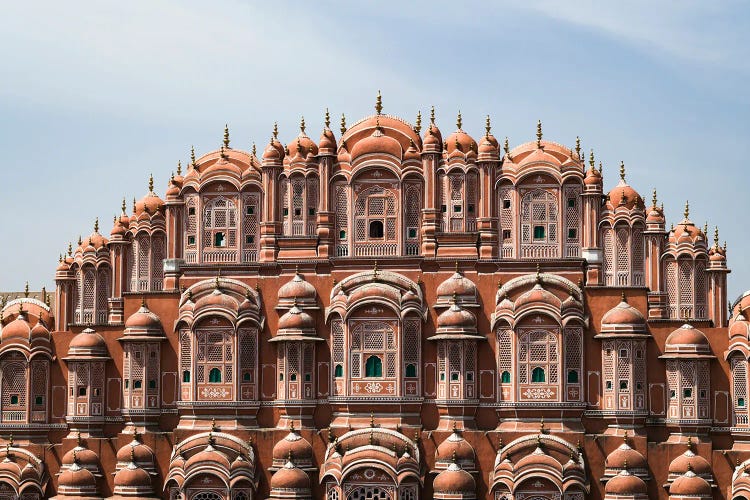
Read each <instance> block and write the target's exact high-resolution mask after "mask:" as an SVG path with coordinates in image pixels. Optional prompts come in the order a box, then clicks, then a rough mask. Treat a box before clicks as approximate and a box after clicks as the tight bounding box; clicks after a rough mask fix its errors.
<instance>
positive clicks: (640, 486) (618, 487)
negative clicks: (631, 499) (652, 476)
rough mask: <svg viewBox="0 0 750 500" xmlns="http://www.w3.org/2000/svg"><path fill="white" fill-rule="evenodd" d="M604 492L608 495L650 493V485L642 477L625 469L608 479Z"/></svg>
mask: <svg viewBox="0 0 750 500" xmlns="http://www.w3.org/2000/svg"><path fill="white" fill-rule="evenodd" d="M604 492H605V493H607V494H608V495H609V494H612V495H623V496H625V495H645V494H646V493H648V486H646V483H645V482H643V479H641V478H640V477H638V476H634V475H632V474H631V473H629V472H628V471H627V470H623V471H621V472H620V473H619V474H618V475H616V476H615V477H613V478H612V479H610V480H609V481H607V485H606V486H605V487H604Z"/></svg>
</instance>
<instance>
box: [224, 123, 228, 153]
mask: <svg viewBox="0 0 750 500" xmlns="http://www.w3.org/2000/svg"><path fill="white" fill-rule="evenodd" d="M224 147H225V148H228V147H229V125H228V124H226V123H225V124H224Z"/></svg>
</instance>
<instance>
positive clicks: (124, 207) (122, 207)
mask: <svg viewBox="0 0 750 500" xmlns="http://www.w3.org/2000/svg"><path fill="white" fill-rule="evenodd" d="M120 208H121V209H122V213H123V214H125V209H126V208H127V206H126V205H125V197H124V196H123V197H122V206H121V207H120Z"/></svg>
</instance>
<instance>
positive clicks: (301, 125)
mask: <svg viewBox="0 0 750 500" xmlns="http://www.w3.org/2000/svg"><path fill="white" fill-rule="evenodd" d="M299 130H300V132H302V133H303V134H304V133H305V117H304V116H303V117H301V118H300V120H299Z"/></svg>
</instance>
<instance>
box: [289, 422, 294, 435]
mask: <svg viewBox="0 0 750 500" xmlns="http://www.w3.org/2000/svg"><path fill="white" fill-rule="evenodd" d="M289 432H291V433H292V434H294V420H292V421H291V422H289Z"/></svg>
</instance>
